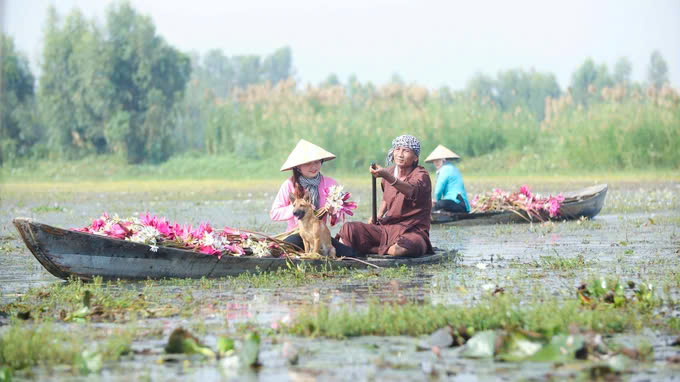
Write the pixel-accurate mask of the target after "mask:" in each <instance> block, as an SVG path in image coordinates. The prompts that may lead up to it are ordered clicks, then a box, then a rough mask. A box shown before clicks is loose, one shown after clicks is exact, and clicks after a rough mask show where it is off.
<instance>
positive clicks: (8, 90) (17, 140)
mask: <svg viewBox="0 0 680 382" xmlns="http://www.w3.org/2000/svg"><path fill="white" fill-rule="evenodd" d="M0 69H1V70H2V73H1V74H0V84H2V88H1V89H0V101H1V102H0V165H2V164H3V163H5V162H11V161H13V159H14V158H15V157H17V156H22V155H25V154H27V153H28V152H29V150H30V149H31V147H32V146H33V145H34V144H36V143H37V142H38V141H39V140H40V139H41V138H42V137H41V130H40V128H39V126H38V124H37V123H36V120H35V114H34V113H33V110H34V108H35V97H34V92H33V82H34V78H33V74H32V73H31V71H30V69H29V67H28V61H27V60H26V58H25V57H24V56H23V55H22V54H21V53H19V52H17V51H16V49H15V47H14V42H13V40H12V39H11V38H8V37H6V36H4V35H0Z"/></svg>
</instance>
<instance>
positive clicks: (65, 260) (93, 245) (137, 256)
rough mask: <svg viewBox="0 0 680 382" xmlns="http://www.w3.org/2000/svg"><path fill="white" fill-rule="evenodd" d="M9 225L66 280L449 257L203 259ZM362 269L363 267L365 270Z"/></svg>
mask: <svg viewBox="0 0 680 382" xmlns="http://www.w3.org/2000/svg"><path fill="white" fill-rule="evenodd" d="M13 223H14V225H15V227H16V228H17V230H18V231H19V234H20V235H21V237H22V239H23V240H24V243H25V244H26V246H27V247H28V249H29V250H30V251H31V253H32V254H33V256H35V258H36V259H37V260H38V261H39V262H40V264H42V265H43V267H45V269H46V270H47V271H49V272H50V273H51V274H52V275H54V276H56V277H59V278H62V279H68V278H70V277H77V278H79V279H82V280H90V279H92V278H93V277H102V278H103V279H105V280H116V279H133V280H134V279H136V280H140V279H162V278H202V277H206V278H216V277H226V276H235V275H239V274H242V273H258V272H264V271H275V270H277V269H282V268H287V267H288V266H290V265H295V264H301V263H306V264H308V265H311V266H318V267H321V266H327V267H328V269H338V268H365V267H371V266H376V267H394V266H401V265H421V264H433V263H440V262H442V261H445V260H446V259H448V257H449V255H450V254H451V253H449V252H443V251H438V252H436V253H435V254H433V255H428V256H424V257H418V258H390V257H383V256H381V257H368V258H366V259H361V261H357V260H354V259H344V260H328V261H326V260H301V259H286V258H258V257H253V256H242V257H234V256H223V257H222V258H220V259H218V258H217V256H209V255H204V254H200V253H196V252H193V251H188V250H184V249H178V248H169V247H161V246H159V247H158V249H157V250H156V251H155V252H153V251H151V247H150V246H149V245H146V244H141V243H134V242H131V241H125V240H119V239H114V238H109V237H105V236H99V235H93V234H90V233H85V232H79V231H73V230H67V229H62V228H58V227H53V226H50V225H47V224H42V223H38V222H34V221H33V220H31V219H25V218H17V219H14V220H13ZM367 263H368V264H367Z"/></svg>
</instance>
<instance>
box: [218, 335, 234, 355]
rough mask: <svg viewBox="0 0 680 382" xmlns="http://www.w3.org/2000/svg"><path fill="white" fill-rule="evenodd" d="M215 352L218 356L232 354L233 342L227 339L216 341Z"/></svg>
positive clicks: (222, 338)
mask: <svg viewBox="0 0 680 382" xmlns="http://www.w3.org/2000/svg"><path fill="white" fill-rule="evenodd" d="M217 352H218V353H219V355H220V356H222V357H225V356H230V355H232V354H233V353H234V340H232V339H231V338H227V337H220V338H218V339H217Z"/></svg>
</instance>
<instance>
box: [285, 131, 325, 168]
mask: <svg viewBox="0 0 680 382" xmlns="http://www.w3.org/2000/svg"><path fill="white" fill-rule="evenodd" d="M331 159H335V155H333V154H331V153H329V152H328V151H326V150H324V149H322V148H321V147H319V146H317V145H315V144H313V143H310V142H307V141H305V140H304V139H300V142H298V143H297V146H295V148H294V149H293V151H292V152H291V153H290V155H288V159H286V162H285V163H284V164H283V166H281V171H286V170H290V169H291V168H293V167H295V166H299V165H301V164H305V163H309V162H314V161H315V160H324V161H328V160H331Z"/></svg>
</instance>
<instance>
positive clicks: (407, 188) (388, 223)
mask: <svg viewBox="0 0 680 382" xmlns="http://www.w3.org/2000/svg"><path fill="white" fill-rule="evenodd" d="M419 156H420V141H419V140H418V139H417V138H416V137H414V136H412V135H406V134H405V135H400V136H398V137H396V138H395V139H394V140H393V141H392V147H391V148H390V149H389V151H388V152H387V164H388V166H389V167H384V168H383V167H381V166H376V167H375V168H369V171H370V172H371V175H373V176H374V177H376V178H382V180H381V186H382V190H383V200H382V203H381V204H380V208H379V209H378V211H377V219H378V221H376V222H374V221H372V219H373V218H371V220H370V221H369V223H368V224H366V223H362V222H349V223H345V224H344V225H343V226H342V229H340V233H339V234H338V236H339V237H340V239H341V240H342V243H344V244H346V245H349V246H350V247H352V248H353V249H354V250H355V251H357V252H358V253H360V254H370V253H377V254H379V255H388V256H413V257H417V256H422V255H425V254H426V253H432V243H430V215H431V214H430V213H431V211H432V184H431V183H430V174H428V172H427V170H425V168H423V167H422V166H419V165H418V157H419ZM392 163H393V165H391V164H392Z"/></svg>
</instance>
